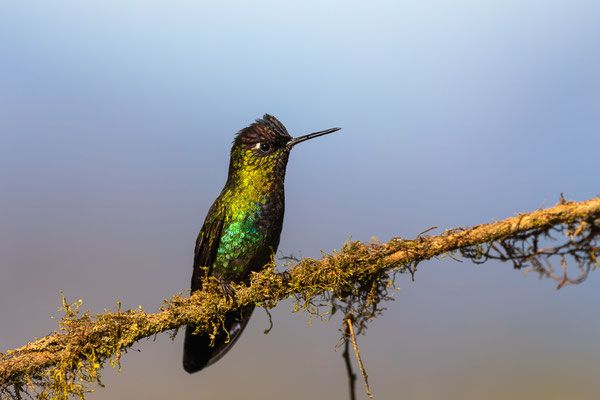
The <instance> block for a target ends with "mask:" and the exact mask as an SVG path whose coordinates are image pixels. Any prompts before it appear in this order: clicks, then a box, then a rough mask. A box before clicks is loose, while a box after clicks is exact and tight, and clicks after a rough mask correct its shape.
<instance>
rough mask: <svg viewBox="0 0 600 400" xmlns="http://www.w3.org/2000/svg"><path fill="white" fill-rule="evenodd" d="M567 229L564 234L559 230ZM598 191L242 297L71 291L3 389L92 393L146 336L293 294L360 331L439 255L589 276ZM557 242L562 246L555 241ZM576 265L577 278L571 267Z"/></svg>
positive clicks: (319, 265)
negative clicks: (120, 300)
mask: <svg viewBox="0 0 600 400" xmlns="http://www.w3.org/2000/svg"><path fill="white" fill-rule="evenodd" d="M557 233H558V234H559V235H560V236H561V238H560V239H554V237H553V235H556V234H557ZM599 237H600V198H595V199H592V200H588V201H584V202H580V203H576V202H566V201H564V200H563V199H562V198H561V201H560V202H559V204H558V205H556V206H554V207H552V208H548V209H545V210H537V211H535V212H532V213H527V214H525V213H522V214H517V215H516V216H515V217H511V218H508V219H505V220H503V221H498V222H494V223H491V224H485V225H478V226H475V227H472V228H469V229H465V228H456V229H452V230H449V231H446V232H444V233H442V234H441V235H438V236H427V235H424V234H421V235H419V236H418V237H417V238H416V239H414V240H404V239H399V238H395V239H392V240H390V241H389V242H387V243H379V242H376V241H373V242H370V243H363V242H359V241H352V242H347V243H345V244H344V246H343V248H342V249H341V250H339V251H337V252H334V253H332V254H326V253H323V257H322V258H321V259H317V260H316V259H310V258H306V259H302V260H298V261H297V262H295V263H294V264H293V265H291V266H290V268H289V269H288V271H289V274H290V275H289V278H288V279H286V282H285V283H284V282H282V279H281V276H280V275H278V274H276V273H275V272H274V268H275V267H274V263H272V264H271V265H269V266H268V267H266V269H265V270H264V271H262V272H260V273H256V274H254V275H253V277H252V280H251V284H250V286H244V285H234V286H233V288H234V289H235V292H236V294H235V297H236V302H235V304H232V303H227V302H226V301H225V299H224V298H223V295H222V291H221V289H220V285H219V284H218V282H216V281H215V280H214V279H212V278H206V279H205V283H204V284H203V287H204V288H205V289H204V290H202V291H199V292H195V293H194V294H193V295H192V296H190V297H189V298H187V297H182V296H181V294H179V295H175V296H173V297H172V298H171V299H170V300H165V301H164V305H163V306H162V307H161V308H160V310H159V311H158V312H156V313H152V314H149V313H146V312H144V311H143V310H142V309H141V308H140V309H136V310H126V311H122V310H121V308H120V304H119V305H118V306H117V308H116V310H115V311H113V312H105V313H104V314H97V315H91V314H90V313H89V312H87V311H86V312H83V313H81V312H79V308H80V306H81V301H79V302H77V303H74V304H69V303H68V302H66V301H65V300H64V298H63V310H64V312H65V316H64V317H63V318H62V320H61V321H60V328H59V330H58V331H55V332H53V333H52V334H50V335H48V336H46V337H43V338H41V339H38V340H36V341H34V342H31V343H29V344H27V345H25V346H23V347H21V348H19V349H15V350H10V351H8V352H6V353H0V396H1V397H2V398H21V397H22V395H23V394H26V393H27V394H28V393H31V394H34V395H35V396H37V397H38V398H40V399H50V398H57V399H66V398H68V397H70V396H77V397H80V398H84V397H85V393H87V392H88V391H89V387H90V384H93V383H98V384H101V382H100V370H101V368H102V365H103V364H104V363H105V362H107V361H109V362H110V363H111V364H112V365H113V366H116V365H118V363H119V359H120V357H121V354H122V353H123V352H125V351H126V350H127V349H128V348H129V347H131V346H132V345H133V344H134V343H135V342H137V341H139V340H140V339H143V338H146V337H150V336H153V335H156V334H158V333H161V332H165V331H169V332H171V334H172V336H173V337H174V336H175V334H176V333H177V330H178V329H179V328H181V327H183V326H185V325H187V324H191V323H193V324H196V325H197V327H198V328H197V332H204V333H208V334H211V335H216V334H217V333H218V332H219V331H220V329H221V325H222V321H223V318H224V315H225V313H226V312H227V311H228V310H231V309H235V308H239V307H242V306H244V305H247V304H250V303H255V304H257V305H260V306H263V307H265V308H267V309H268V308H272V307H274V306H275V305H276V304H277V302H278V301H279V300H282V299H286V298H288V297H290V296H292V297H293V298H294V299H295V311H302V312H308V313H309V315H310V316H311V317H323V316H329V315H332V314H333V313H335V312H336V311H337V310H341V311H343V312H344V315H348V314H352V315H354V321H353V322H354V325H355V326H356V327H357V331H358V332H357V333H361V332H362V331H363V330H364V329H365V328H366V324H367V323H368V322H369V321H370V320H372V319H373V318H375V317H377V316H378V315H380V314H381V312H382V311H383V308H381V303H382V302H383V301H385V300H389V299H391V297H390V296H391V294H390V293H391V291H392V290H393V289H394V278H395V277H396V275H397V274H398V273H410V274H411V275H413V278H414V273H415V271H416V268H417V265H418V264H419V263H420V262H421V261H423V260H428V259H431V258H433V257H439V256H442V257H443V256H450V257H452V258H456V259H459V258H468V259H471V260H473V261H474V262H477V263H482V262H485V261H487V260H489V259H499V260H502V261H509V260H510V261H511V262H513V265H514V267H515V268H528V269H531V270H533V271H535V272H538V273H539V274H540V275H542V276H547V277H550V278H552V279H555V280H556V281H558V283H559V287H561V286H564V285H566V284H569V283H578V282H581V281H582V280H583V279H584V278H585V277H586V276H587V273H588V272H589V271H590V269H592V268H595V267H596V266H597V264H598V261H597V257H598V255H599V253H600V246H599V241H600V240H599ZM551 244H554V246H551ZM551 256H554V257H558V258H559V259H560V264H561V266H562V271H561V273H559V274H555V273H554V269H553V267H552V265H551V264H550V262H549V257H551ZM572 262H574V263H575V265H576V266H577V268H578V269H579V271H580V272H579V273H578V276H577V277H576V278H570V277H568V274H567V265H568V264H572Z"/></svg>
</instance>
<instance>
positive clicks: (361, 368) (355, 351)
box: [346, 316, 373, 399]
mask: <svg viewBox="0 0 600 400" xmlns="http://www.w3.org/2000/svg"><path fill="white" fill-rule="evenodd" d="M346 323H347V324H348V331H349V332H350V337H351V338H352V346H353V347H354V353H355V354H356V359H357V360H358V366H359V367H360V372H362V375H363V379H364V380H365V389H366V391H367V396H369V397H370V398H371V399H372V398H373V395H372V394H371V389H370V388H369V375H368V374H367V371H365V366H364V365H363V362H362V359H361V358H360V353H359V351H358V345H357V344H356V336H354V328H352V317H351V316H348V317H346ZM346 343H347V342H346Z"/></svg>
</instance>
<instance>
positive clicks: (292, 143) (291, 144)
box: [287, 128, 342, 149]
mask: <svg viewBox="0 0 600 400" xmlns="http://www.w3.org/2000/svg"><path fill="white" fill-rule="evenodd" d="M340 129H342V128H331V129H327V130H324V131H319V132H315V133H309V134H308V135H304V136H300V137H297V138H293V139H292V140H290V141H289V142H287V147H288V148H289V149H291V148H292V147H294V146H295V145H297V144H298V143H302V142H304V141H306V140H308V139H313V138H316V137H318V136H323V135H327V134H328V133H332V132H335V131H339V130H340Z"/></svg>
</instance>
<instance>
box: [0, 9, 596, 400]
mask: <svg viewBox="0 0 600 400" xmlns="http://www.w3.org/2000/svg"><path fill="white" fill-rule="evenodd" d="M599 21H600V5H599V3H598V2H597V1H577V0H575V1H573V0H571V1H566V0H565V1H552V0H545V1H524V0H518V1H516V0H515V1H512V0H509V1H507V0H503V1H454V2H444V1H427V0H418V1H417V0H414V1H370V2H359V1H348V0H345V1H332V2H329V1H306V0H305V1H297V2H296V1H294V2H292V1H289V2H277V1H253V2H218V1H207V2H194V1H168V2H167V1H164V2H158V1H129V2H121V1H102V2H99V1H97V2H92V1H90V2H76V1H73V2H67V1H53V2H34V1H18V2H8V1H7V2H2V3H1V5H0V51H1V53H0V185H1V186H0V189H1V190H0V268H1V269H0V272H1V275H0V317H1V320H2V324H1V326H0V351H5V350H7V349H10V348H15V347H19V346H21V345H23V344H25V343H26V342H27V341H29V340H31V339H32V338H33V337H40V336H43V335H45V334H47V333H49V332H51V331H52V330H54V329H56V327H57V324H56V321H55V320H53V319H51V318H50V316H51V315H55V316H56V315H60V314H59V312H58V311H57V307H58V306H59V305H60V294H59V290H63V291H64V293H65V295H66V296H67V298H68V300H71V301H76V300H77V299H83V301H84V307H85V308H89V309H91V310H92V312H101V311H102V310H103V309H104V308H111V307H114V305H115V304H116V301H117V300H120V301H121V302H123V305H124V306H125V307H137V306H138V305H142V306H143V307H144V308H145V309H146V310H148V311H152V310H156V308H157V307H158V306H159V305H160V304H161V301H162V299H163V298H169V297H170V296H171V295H172V294H174V293H177V292H179V291H181V290H183V289H187V288H188V285H189V280H190V276H191V272H192V269H191V263H192V252H193V245H194V241H195V238H196V235H197V233H198V230H199V229H200V227H201V225H202V221H203V219H204V216H205V213H206V211H207V209H208V207H209V206H210V204H211V203H212V201H213V200H214V198H215V197H216V196H217V194H218V193H219V191H220V190H221V188H222V186H223V184H224V182H225V177H226V173H227V165H228V159H229V149H230V145H231V141H232V138H233V134H234V133H235V132H236V131H237V130H239V129H240V128H242V127H244V126H246V125H248V124H249V123H251V122H252V121H253V120H254V119H255V118H258V117H261V116H262V115H263V114H264V113H265V112H268V113H272V114H273V115H275V116H277V117H278V118H280V119H281V121H282V122H283V123H284V124H285V125H286V126H287V128H288V130H289V131H290V133H291V134H292V135H294V136H295V135H300V134H305V133H309V132H312V131H316V130H321V129H326V128H330V127H333V126H341V127H343V130H342V131H341V132H339V133H336V134H334V135H330V136H327V137H324V138H320V139H318V140H315V141H313V142H310V143H307V144H303V145H302V146H298V148H296V149H295V150H294V153H293V154H292V156H291V158H290V162H289V165H288V175H287V182H286V184H287V205H286V211H287V214H286V219H285V224H284V230H283V234H282V237H281V245H280V253H281V254H290V253H294V254H296V255H302V256H312V257H318V256H319V250H320V249H323V250H324V251H332V250H333V249H336V248H339V247H340V246H341V245H342V243H343V242H344V241H345V240H347V239H348V238H349V237H350V236H351V237H352V238H353V239H359V240H369V239H370V238H371V237H372V236H376V237H378V238H379V239H380V240H387V239H389V238H391V237H393V236H396V235H397V236H401V237H406V238H413V237H414V236H416V235H417V234H418V233H419V232H421V231H423V230H425V229H427V228H429V227H431V226H433V225H436V226H438V227H439V228H440V230H438V231H437V232H440V231H441V230H443V229H446V228H452V227H456V226H461V225H462V226H466V225H473V224H477V223H484V222H490V221H493V220H494V219H496V218H497V219H502V218H506V217H509V216H511V215H512V214H513V213H514V212H520V211H532V210H534V209H536V208H537V207H539V206H541V205H545V206H550V205H553V204H555V203H556V202H557V200H558V198H559V195H560V193H561V192H564V194H565V197H566V198H567V199H569V200H578V201H579V200H586V199H589V198H591V197H594V196H596V195H598V194H599V191H600V189H599V188H598V180H599V177H598V170H599V168H598V156H599V150H598V149H599V148H600V134H599V132H598V130H599V129H598V128H599V127H600V112H599V111H600V73H599V71H600V40H599V38H600V23H599ZM397 283H398V285H399V286H401V287H402V290H401V291H399V292H397V294H396V301H395V302H392V303H390V304H388V308H389V310H388V311H387V312H386V314H385V315H384V316H383V317H382V318H380V319H378V320H376V321H374V322H373V323H372V325H371V327H370V329H369V330H368V331H367V335H366V336H363V337H360V338H359V345H360V348H361V352H362V355H363V358H364V361H365V363H366V367H367V370H368V372H369V375H370V382H371V385H372V390H373V393H374V394H375V396H376V399H396V398H399V399H482V398H484V399H506V398H511V399H565V398H569V399H596V398H598V397H599V396H600V379H598V375H599V374H600V346H598V337H599V336H600V320H599V319H598V317H597V316H598V305H599V304H600V294H599V291H598V286H599V282H598V277H597V276H596V275H595V274H592V275H591V276H590V278H589V279H588V281H587V282H585V283H584V284H582V285H579V286H577V287H573V286H571V287H568V288H566V289H564V290H561V291H556V290H555V283H554V282H553V281H550V280H538V279H537V278H536V277H535V276H525V275H524V274H523V273H522V272H519V271H513V270H512V269H511V266H510V265H505V264H499V263H488V264H485V265H483V266H475V265H473V264H471V263H463V264H460V263H456V262H452V261H447V260H442V261H438V260H434V261H430V262H427V263H423V264H421V266H420V271H419V272H418V274H417V275H416V282H414V283H411V282H410V279H409V277H407V276H404V277H403V278H402V279H400V280H398V282H397ZM273 314H274V322H275V327H274V329H273V331H272V332H271V334H269V335H268V336H265V335H264V334H263V330H264V329H265V328H266V327H267V326H268V322H267V321H268V319H267V317H266V314H265V313H264V312H263V311H262V310H260V309H259V310H257V311H256V312H255V315H254V317H253V319H252V321H251V323H250V325H249V326H248V328H247V330H246V333H245V334H244V335H243V336H242V338H241V339H240V341H239V342H238V344H237V345H236V347H235V348H234V350H232V351H231V352H230V353H229V354H228V355H227V356H226V357H225V358H224V359H223V360H222V361H221V362H219V363H218V364H216V365H215V366H212V367H210V368H209V369H207V370H206V371H204V372H202V373H198V374H195V375H193V376H189V375H187V374H186V373H185V372H184V371H183V369H182V367H181V361H180V360H181V353H182V341H183V336H182V335H179V336H178V337H177V338H176V339H175V341H174V342H171V340H170V339H169V338H168V337H167V335H161V336H159V337H157V338H156V339H155V340H154V341H153V340H145V341H143V342H141V343H139V344H138V345H136V346H135V349H139V350H141V352H137V351H131V352H129V353H128V354H127V355H126V356H124V358H123V361H122V364H123V373H122V374H120V375H118V374H116V372H114V371H113V370H112V369H111V368H110V367H108V368H107V370H105V371H104V382H105V383H106V385H107V387H106V388H104V389H102V388H100V389H98V390H97V391H96V392H95V393H94V394H92V395H90V396H89V398H90V399H94V400H99V399H114V398H123V399H125V398H147V399H165V398H187V399H190V398H222V399H229V398H239V397H243V398H247V399H268V398H285V399H314V398H331V399H346V398H347V381H346V375H345V370H344V365H343V362H342V359H341V357H340V355H339V354H336V353H334V351H333V348H334V345H335V344H336V342H337V340H338V337H339V332H338V328H339V327H340V323H341V322H340V320H339V318H336V319H334V320H332V321H330V322H328V323H315V324H314V325H313V326H312V327H311V326H308V324H307V319H306V318H305V317H304V316H298V315H295V314H292V313H291V312H290V303H289V302H282V303H280V304H279V306H278V307H277V308H276V309H275V310H274V312H273ZM357 388H358V391H359V398H363V397H366V396H365V395H364V392H363V388H362V383H361V382H360V381H359V382H358V387H357Z"/></svg>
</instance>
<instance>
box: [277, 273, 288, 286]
mask: <svg viewBox="0 0 600 400" xmlns="http://www.w3.org/2000/svg"><path fill="white" fill-rule="evenodd" d="M277 275H279V277H281V284H282V285H283V287H288V286H289V284H290V281H291V280H292V274H290V273H289V272H288V271H283V272H279V273H277Z"/></svg>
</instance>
